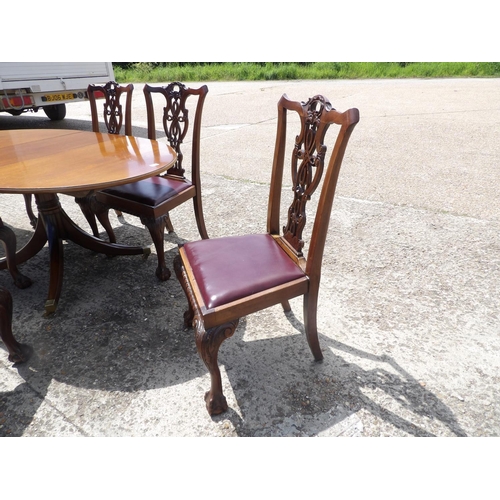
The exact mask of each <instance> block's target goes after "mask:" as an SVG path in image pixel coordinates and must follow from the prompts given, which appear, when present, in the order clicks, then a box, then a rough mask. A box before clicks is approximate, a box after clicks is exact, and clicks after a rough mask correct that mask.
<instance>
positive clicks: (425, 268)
mask: <svg viewBox="0 0 500 500" xmlns="http://www.w3.org/2000/svg"><path fill="white" fill-rule="evenodd" d="M499 83H500V82H499V80H498V79H481V80H477V79H454V80H403V81H300V82H295V81H294V82H252V83H247V82H245V83H242V82H237V83H221V82H217V83H208V86H209V90H210V91H209V94H208V97H207V101H206V107H205V112H204V117H203V123H204V126H203V141H202V170H203V190H204V191H203V194H204V204H205V210H206V221H207V228H208V231H209V234H210V236H211V237H216V236H221V235H226V234H242V233H245V232H254V231H264V230H265V221H266V209H267V205H266V203H267V195H268V183H269V180H270V169H271V162H272V151H273V147H274V134H275V127H276V103H277V101H278V99H279V97H280V96H281V94H282V93H284V92H286V93H287V94H288V96H289V97H290V98H292V99H298V100H305V99H307V98H308V97H311V96H312V95H314V94H317V93H323V94H325V95H326V96H327V97H329V98H330V100H331V101H332V103H333V105H334V107H336V108H337V109H339V110H345V109H347V108H348V107H357V108H359V110H360V115H361V119H360V123H359V125H358V126H357V127H356V129H355V130H354V132H353V135H352V139H351V142H350V145H349V147H348V151H347V154H346V157H345V161H344V165H343V168H342V171H341V174H340V180H339V185H338V190H337V197H336V200H335V203H334V208H333V214H332V218H331V225H330V228H331V230H330V234H329V238H328V241H327V247H326V255H325V260H324V274H323V279H322V286H321V291H320V302H319V319H318V323H319V331H320V340H321V343H322V348H323V351H324V355H325V359H324V361H323V362H322V363H314V361H313V359H312V356H311V354H310V352H309V349H308V346H307V343H306V340H305V338H304V336H303V327H302V311H301V301H300V300H298V299H297V300H294V301H292V310H293V312H292V313H291V314H288V315H285V314H284V313H283V312H282V310H281V309H280V307H276V308H270V309H268V310H265V311H262V312H260V313H258V314H255V315H253V316H250V317H247V318H243V319H242V320H241V322H240V326H239V328H238V330H237V332H236V333H235V335H234V337H233V338H232V339H230V340H228V341H227V342H225V343H224V344H223V347H222V349H221V352H220V356H219V361H220V365H221V371H222V374H223V384H224V388H225V393H226V396H227V398H228V403H229V407H230V409H229V411H228V412H227V413H226V414H224V415H221V416H218V417H214V418H211V417H210V416H209V415H208V414H207V412H206V410H205V405H204V402H203V394H204V392H205V390H207V388H208V386H209V377H208V374H207V371H206V369H205V367H204V365H203V363H202V362H201V360H200V359H199V358H198V355H197V353H196V348H195V344H194V339H193V334H192V331H189V330H187V331H186V330H184V329H183V326H182V313H183V311H184V308H185V303H186V301H185V298H184V296H183V292H182V290H181V288H180V286H179V284H178V283H177V281H176V280H175V278H173V279H171V280H170V281H168V282H165V283H160V282H158V281H157V280H156V278H155V276H154V269H155V266H156V264H155V258H156V256H155V255H152V256H151V257H150V258H149V259H147V260H142V259H141V258H140V257H122V258H114V259H107V258H105V257H103V256H102V255H95V254H92V253H91V252H88V251H86V250H84V249H82V248H79V247H77V246H75V245H73V244H72V243H68V244H67V245H66V247H65V256H66V274H65V282H64V286H63V294H62V297H61V301H60V304H59V308H58V310H57V312H56V314H55V315H53V317H51V318H43V317H42V313H43V304H44V300H45V296H46V293H47V286H48V273H47V251H46V249H45V250H44V251H42V252H40V254H39V255H37V256H36V257H35V258H33V259H32V260H31V261H29V262H27V263H25V264H24V265H23V266H22V271H23V272H24V273H25V274H26V275H28V276H30V277H31V278H32V279H33V280H34V284H33V286H32V287H30V288H28V289H26V290H18V289H16V288H15V287H14V286H13V284H12V281H11V279H10V276H9V274H8V273H7V272H5V271H4V272H2V273H1V274H0V285H2V286H6V287H7V288H8V289H9V290H10V291H11V293H12V295H13V298H14V305H15V311H14V318H13V324H14V331H15V334H16V336H17V338H18V340H19V341H22V342H26V343H29V344H31V345H32V346H33V347H34V350H35V353H36V355H35V357H34V358H33V359H32V360H31V361H30V362H29V363H28V364H27V365H26V366H20V367H13V366H11V364H10V363H9V362H8V361H7V353H6V351H5V350H4V348H3V346H0V347H1V349H0V436H193V437H196V436H214V437H215V436H499V435H500V389H499V387H500V385H499V382H500V378H499V373H500V371H499V367H500V355H499V352H500V335H499V333H500V331H499V330H500V327H499V308H498V303H499V290H500V285H499V283H500V210H499V200H500V197H499V195H498V185H499V183H500V170H499V168H498V165H499V160H500V142H499V141H498V127H499V123H500V91H499V88H500V87H499ZM193 85H194V84H193ZM133 118H134V125H135V129H134V133H135V134H137V135H143V136H145V116H144V111H143V101H142V91H141V86H140V85H137V86H136V92H135V97H134V115H133ZM24 126H26V127H54V126H63V127H70V128H81V129H85V130H88V129H89V128H90V113H89V112H88V108H87V105H86V104H82V105H74V106H68V115H67V118H66V119H65V120H64V121H63V122H62V123H61V124H55V123H51V122H50V121H49V120H48V119H47V118H46V117H45V115H43V113H40V114H38V115H33V116H22V117H10V116H0V129H3V128H9V127H24ZM61 199H62V203H63V206H64V208H65V209H66V211H67V212H68V213H69V214H70V215H71V216H72V217H73V218H74V219H75V220H76V221H78V222H80V223H81V224H82V226H85V222H84V220H83V217H82V216H81V215H80V212H79V209H78V207H77V205H76V204H75V203H74V201H73V199H72V198H68V197H65V196H62V197H61ZM0 214H1V216H2V218H3V221H4V222H5V223H6V224H8V225H9V226H11V227H12V228H13V229H14V231H15V232H16V235H17V237H18V240H19V245H22V244H23V242H25V241H26V240H27V238H28V237H29V235H30V234H31V228H30V226H29V224H28V219H27V217H26V215H25V212H24V206H23V199H22V197H21V196H14V195H0ZM172 221H173V223H174V227H175V228H176V233H175V234H172V235H167V236H166V238H165V245H166V249H167V251H168V254H167V259H168V260H169V261H171V260H172V259H173V257H174V255H175V254H176V251H177V250H176V248H177V247H176V245H177V243H178V242H180V241H184V240H191V239H196V238H198V235H197V232H196V225H195V222H194V217H193V214H192V211H191V208H190V206H189V205H187V206H185V207H180V208H179V209H177V210H176V211H175V212H173V213H172ZM113 223H114V225H115V228H116V232H117V236H118V238H119V240H120V241H122V242H131V243H134V244H138V243H139V244H146V245H148V244H150V239H149V237H148V233H147V231H146V230H145V229H144V228H143V227H142V226H141V224H140V222H139V221H138V220H136V219H134V218H133V217H130V216H125V221H120V220H118V219H117V218H114V217H113Z"/></svg>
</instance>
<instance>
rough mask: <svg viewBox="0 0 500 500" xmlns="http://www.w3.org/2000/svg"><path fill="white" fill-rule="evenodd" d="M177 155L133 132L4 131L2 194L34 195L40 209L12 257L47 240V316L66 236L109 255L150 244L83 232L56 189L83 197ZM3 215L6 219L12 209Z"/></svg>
mask: <svg viewBox="0 0 500 500" xmlns="http://www.w3.org/2000/svg"><path fill="white" fill-rule="evenodd" d="M176 158H177V156H176V153H175V151H174V150H173V149H172V148H171V147H170V146H168V145H166V144H163V143H160V142H158V141H154V140H150V139H143V138H138V137H132V136H124V135H113V134H104V133H96V132H84V131H80V130H68V129H57V130H38V129H23V130H1V131H0V193H16V194H32V195H34V197H35V201H36V205H37V208H38V213H39V217H38V220H37V223H36V226H35V230H34V232H33V235H32V237H31V239H30V240H29V241H28V243H26V245H25V246H24V247H23V248H21V249H20V250H18V251H17V252H16V254H15V260H13V257H12V256H11V258H10V260H11V262H15V263H16V264H21V263H22V262H25V261H27V260H28V259H30V258H32V257H33V256H34V255H36V254H37V253H38V252H39V251H40V250H41V249H42V248H43V247H44V246H45V244H46V243H47V242H48V247H49V256H50V262H49V276H50V278H49V291H48V296H47V300H46V302H45V315H46V316H47V315H50V314H52V313H53V312H54V311H55V310H56V308H57V303H58V301H59V298H60V295H61V289H62V281H63V240H71V241H73V242H74V243H76V244H78V245H81V246H82V247H85V248H87V249H90V250H93V251H95V252H100V253H104V254H106V255H110V256H111V255H113V256H114V255H141V254H142V255H148V254H149V253H150V252H151V250H150V248H149V247H140V246H127V245H120V244H116V243H108V242H106V241H104V240H101V239H100V238H97V237H95V236H93V235H91V234H90V233H88V232H87V231H84V230H83V229H82V228H80V227H79V226H78V225H77V224H76V223H75V222H73V221H72V220H71V219H70V217H69V216H68V215H67V214H66V212H65V211H64V210H63V208H62V207H61V204H60V201H59V197H58V196H57V194H58V193H61V194H68V195H72V196H75V197H84V196H86V195H88V194H90V193H91V192H93V191H95V190H100V189H105V188H109V187H112V186H117V185H121V184H127V183H129V182H133V181H138V180H141V179H145V178H147V177H152V176H153V175H156V174H158V173H161V172H163V171H165V170H167V169H168V168H169V167H170V166H171V165H173V163H174V162H175V160H176ZM2 216H3V218H4V220H6V221H7V219H8V214H2ZM8 260H9V258H8V257H5V258H3V259H0V269H6V268H8V267H9V265H8V264H9V262H8ZM11 268H12V269H9V270H10V271H11V274H12V275H13V277H15V276H18V274H19V273H18V271H17V269H15V268H14V265H12V266H11ZM16 273H17V274H16ZM21 278H26V277H24V276H21ZM18 279H20V278H19V276H18ZM25 284H26V285H27V284H29V283H28V282H25ZM20 287H22V286H20Z"/></svg>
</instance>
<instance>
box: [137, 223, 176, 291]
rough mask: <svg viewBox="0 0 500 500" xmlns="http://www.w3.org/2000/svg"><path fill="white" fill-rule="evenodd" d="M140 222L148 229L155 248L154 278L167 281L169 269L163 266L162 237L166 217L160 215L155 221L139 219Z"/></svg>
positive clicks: (163, 248)
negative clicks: (156, 261)
mask: <svg viewBox="0 0 500 500" xmlns="http://www.w3.org/2000/svg"><path fill="white" fill-rule="evenodd" d="M141 222H142V223H143V224H144V225H145V226H146V227H147V228H148V230H149V234H150V235H151V239H152V240H153V243H154V245H155V248H156V254H157V256H158V267H157V268H156V273H155V274H156V277H157V278H158V279H159V280H160V281H167V280H168V279H169V278H170V275H171V273H170V269H168V268H167V265H166V264H165V247H164V244H165V243H164V236H165V227H166V225H167V216H165V215H162V216H161V217H158V218H157V219H152V218H147V217H141Z"/></svg>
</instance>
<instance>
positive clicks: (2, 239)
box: [0, 218, 33, 288]
mask: <svg viewBox="0 0 500 500" xmlns="http://www.w3.org/2000/svg"><path fill="white" fill-rule="evenodd" d="M0 243H1V244H2V245H3V247H4V250H5V255H6V257H5V259H2V260H4V261H5V267H7V268H8V269H9V272H10V274H11V276H12V278H13V279H14V284H15V285H16V286H17V287H18V288H27V287H29V286H30V285H31V284H32V283H33V282H32V281H31V279H30V278H28V277H27V276H25V275H24V274H22V273H21V272H20V271H19V270H18V269H17V265H16V260H17V259H16V257H17V256H16V235H15V234H14V231H12V229H10V228H9V227H7V226H5V225H4V223H3V222H2V219H1V218H0ZM5 267H4V268H3V269H5Z"/></svg>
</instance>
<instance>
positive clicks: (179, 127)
mask: <svg viewBox="0 0 500 500" xmlns="http://www.w3.org/2000/svg"><path fill="white" fill-rule="evenodd" d="M165 89H166V93H165V97H166V100H167V104H166V106H165V107H164V108H163V128H164V129H165V134H166V136H167V139H168V142H169V143H170V145H171V146H172V148H174V149H175V152H176V153H177V161H176V162H175V163H174V165H173V166H172V167H170V169H169V170H168V173H169V174H172V175H179V176H183V175H184V169H183V168H182V160H183V154H182V151H181V144H182V142H183V141H184V138H185V136H186V133H187V130H188V128H189V110H188V109H187V108H186V95H185V93H184V92H185V90H186V86H185V85H184V84H182V83H180V82H172V83H170V84H169V85H167V87H165Z"/></svg>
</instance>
